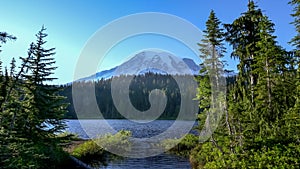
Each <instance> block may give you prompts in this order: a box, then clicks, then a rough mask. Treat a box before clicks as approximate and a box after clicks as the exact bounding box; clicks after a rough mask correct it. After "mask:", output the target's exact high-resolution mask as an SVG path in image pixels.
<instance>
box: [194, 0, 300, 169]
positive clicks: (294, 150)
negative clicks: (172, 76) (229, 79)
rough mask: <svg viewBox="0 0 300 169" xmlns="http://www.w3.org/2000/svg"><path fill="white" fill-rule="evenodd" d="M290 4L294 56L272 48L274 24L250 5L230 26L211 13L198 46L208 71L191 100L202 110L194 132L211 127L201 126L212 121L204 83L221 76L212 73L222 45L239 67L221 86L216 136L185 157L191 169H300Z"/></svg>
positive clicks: (296, 57) (299, 119)
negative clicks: (221, 113)
mask: <svg viewBox="0 0 300 169" xmlns="http://www.w3.org/2000/svg"><path fill="white" fill-rule="evenodd" d="M291 4H293V5H294V6H295V9H294V14H293V16H294V17H295V21H294V24H295V26H296V29H297V31H298V34H297V36H296V37H295V38H294V39H292V41H291V43H292V45H294V46H295V47H296V49H295V50H294V51H286V50H284V49H283V48H282V47H281V46H279V45H278V43H277V41H276V36H275V35H274V31H275V30H274V23H272V21H271V20H270V19H269V18H268V17H267V16H266V15H265V14H264V13H263V12H262V10H261V9H259V8H258V7H257V6H256V5H255V3H254V2H253V1H249V3H248V10H247V11H246V12H244V13H242V14H241V16H240V17H238V18H237V19H235V20H234V21H233V22H232V23H230V24H222V23H221V21H220V20H219V19H218V18H217V17H216V15H215V13H214V12H213V11H212V12H211V14H210V16H209V19H208V20H207V22H206V30H205V31H204V33H205V38H204V40H202V42H201V43H200V44H199V46H200V51H201V57H202V58H203V59H204V62H206V65H208V66H207V67H208V69H207V70H206V71H204V72H202V73H203V74H204V76H202V77H200V78H199V79H198V81H199V84H200V85H199V92H198V95H197V98H198V99H199V100H200V108H204V112H203V113H200V115H199V119H200V125H199V130H201V128H202V127H204V126H205V127H208V128H209V127H210V128H212V127H213V126H210V124H209V123H207V122H205V119H207V118H209V117H211V116H214V111H213V110H214V107H212V106H211V105H213V104H211V101H212V100H214V99H213V98H212V95H211V93H212V91H211V88H212V85H215V84H212V83H211V82H210V80H209V78H208V77H209V76H210V77H212V76H213V77H214V76H221V74H220V73H219V72H218V71H216V70H218V69H219V68H220V69H221V68H222V67H223V65H224V62H223V61H222V57H223V53H224V51H225V50H224V47H223V43H224V42H228V43H229V44H230V45H231V46H232V53H231V56H232V57H233V58H235V59H237V60H238V61H239V64H238V66H237V69H238V74H237V76H236V79H235V82H234V83H233V84H228V85H227V94H226V104H225V105H224V107H223V108H224V110H225V113H224V117H223V118H222V120H221V121H220V123H219V125H218V128H217V130H216V131H215V132H214V134H212V135H211V136H210V138H209V139H208V140H207V141H206V142H204V143H200V144H198V146H197V147H196V148H195V149H194V150H193V151H192V152H191V156H190V160H191V162H192V164H193V167H194V168H277V167H279V168H300V160H299V157H300V140H299V136H300V135H299V134H300V126H299V125H300V109H299V99H300V98H299V92H300V90H299V87H300V86H299V82H300V79H299V73H300V71H299V69H300V65H299V64H300V58H299V46H300V43H299V33H300V30H299V16H300V13H299V9H300V1H298V0H293V1H292V2H291ZM216 65H219V67H214V66H216ZM219 101H220V100H219Z"/></svg>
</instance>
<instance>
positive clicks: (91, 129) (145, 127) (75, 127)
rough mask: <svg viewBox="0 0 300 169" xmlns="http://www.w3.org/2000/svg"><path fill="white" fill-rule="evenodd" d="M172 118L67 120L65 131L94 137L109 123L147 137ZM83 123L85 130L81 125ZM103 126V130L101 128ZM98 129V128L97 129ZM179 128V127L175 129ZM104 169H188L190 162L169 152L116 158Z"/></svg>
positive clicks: (163, 127)
mask: <svg viewBox="0 0 300 169" xmlns="http://www.w3.org/2000/svg"><path fill="white" fill-rule="evenodd" d="M174 122H175V121H174V120H155V121H153V122H150V123H135V122H131V121H129V120H80V122H79V121H78V120H67V122H66V124H67V126H68V128H67V131H68V132H71V133H76V134H78V136H79V137H81V138H84V139H89V138H94V137H97V136H99V135H103V134H105V133H107V130H105V124H109V125H110V126H111V127H112V128H113V129H114V130H116V131H120V130H129V131H131V132H132V137H135V138H148V137H152V136H156V135H159V134H161V133H162V132H164V131H165V130H167V129H168V128H169V127H170V126H172V125H173V123H174ZM81 124H83V125H84V128H85V129H86V130H88V134H87V132H85V130H84V129H83V128H82V127H81ZM101 126H103V128H104V130H101ZM99 129H100V130H99ZM176 130H180V129H176ZM104 168H106V169H135V168H138V169H143V168H147V169H190V168H191V166H190V163H189V160H188V159H187V158H183V157H179V156H176V155H170V154H166V153H163V154H160V155H157V156H152V157H146V158H124V159H122V160H116V161H113V162H112V163H110V164H108V166H106V167H104Z"/></svg>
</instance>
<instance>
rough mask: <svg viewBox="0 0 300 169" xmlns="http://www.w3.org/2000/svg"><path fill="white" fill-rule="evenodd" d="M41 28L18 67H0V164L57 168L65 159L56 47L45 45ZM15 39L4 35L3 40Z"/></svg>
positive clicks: (6, 34) (63, 105)
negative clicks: (55, 83) (57, 79)
mask: <svg viewBox="0 0 300 169" xmlns="http://www.w3.org/2000/svg"><path fill="white" fill-rule="evenodd" d="M45 30H46V29H45V28H44V27H43V28H42V29H41V30H40V31H39V32H38V33H37V34H36V38H37V39H36V42H34V43H31V44H30V47H29V49H28V52H27V56H26V57H20V60H21V65H20V67H19V70H18V71H17V70H16V68H17V66H16V64H15V63H16V61H15V59H12V61H11V64H10V68H6V67H5V68H4V69H3V68H2V67H1V68H0V168H18V169H19V168H56V167H58V164H59V163H61V162H62V160H63V159H64V157H65V155H66V154H65V153H64V152H63V150H62V147H61V146H60V143H61V142H62V141H63V138H62V137H61V138H59V137H57V136H56V134H57V133H59V132H61V131H62V130H63V129H64V127H65V125H64V122H63V120H62V118H63V117H64V114H65V113H66V104H65V103H63V100H64V98H63V97H62V96H60V95H59V94H58V92H59V90H60V89H59V88H58V87H57V86H52V85H47V83H48V82H50V81H52V80H54V79H55V78H53V77H52V76H51V75H52V74H53V71H54V70H55V69H56V67H55V66H54V64H55V60H54V55H55V48H49V49H47V48H45V44H46V41H45V38H46V37H47V34H46V33H45ZM9 39H11V40H14V39H16V38H15V37H14V36H12V35H9V34H8V33H4V32H1V33H0V42H1V43H5V42H7V40H9Z"/></svg>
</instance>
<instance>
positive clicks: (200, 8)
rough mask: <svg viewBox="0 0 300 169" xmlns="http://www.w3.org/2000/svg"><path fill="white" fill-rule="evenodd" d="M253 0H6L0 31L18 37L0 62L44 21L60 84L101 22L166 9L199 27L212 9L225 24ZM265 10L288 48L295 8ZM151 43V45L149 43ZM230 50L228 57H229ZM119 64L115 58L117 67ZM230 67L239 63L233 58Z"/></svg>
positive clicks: (22, 51)
mask: <svg viewBox="0 0 300 169" xmlns="http://www.w3.org/2000/svg"><path fill="white" fill-rule="evenodd" d="M247 2H248V0H222V1H220V0H187V1H184V0H149V1H148V0H124V1H122V0H106V1H104V0H97V1H96V0H95V1H75V0H73V1H71V0H69V1H67V0H65V1H59V0H48V1H38V0H27V1H22V0H14V1H2V2H1V10H0V23H1V24H0V31H6V32H8V33H10V34H13V35H15V36H16V37H17V38H18V39H17V41H15V42H9V43H7V44H5V45H3V48H2V50H3V52H2V53H0V57H1V60H2V61H3V62H4V64H7V63H8V62H9V60H11V58H12V57H15V58H18V57H19V56H25V55H26V51H27V49H28V47H29V44H30V43H31V42H32V41H34V40H35V36H34V35H35V34H36V33H37V31H38V30H40V28H41V26H42V25H43V24H44V25H45V26H46V28H47V33H48V34H49V36H48V38H47V41H48V44H47V46H49V47H55V48H56V52H57V54H56V61H57V66H58V67H59V68H58V69H57V70H56V72H55V76H56V77H58V78H59V80H58V81H56V83H60V84H62V83H67V82H70V81H72V80H73V72H74V69H75V65H76V62H77V58H78V57H79V55H80V51H81V50H82V48H83V47H84V45H85V43H86V42H87V40H88V39H89V38H90V37H91V36H92V35H93V34H94V33H95V32H96V31H97V30H98V29H99V28H101V27H102V26H104V25H106V24H108V23H109V22H111V21H113V20H115V19H118V18H119V17H122V16H126V15H129V14H135V13H141V12H163V13H169V14H173V15H176V16H178V17H181V18H183V19H186V20H188V21H189V22H191V23H192V24H194V25H195V26H197V27H198V28H199V29H200V30H203V29H204V28H205V22H206V20H207V17H208V15H209V12H210V10H211V9H213V10H215V12H216V14H217V17H219V19H220V20H221V21H222V22H223V23H231V22H232V21H233V20H234V19H235V18H237V17H239V15H240V14H241V13H242V12H244V11H246V9H247ZM256 2H257V4H258V5H259V7H260V8H261V9H262V10H263V11H264V13H265V14H267V15H268V16H269V18H270V19H271V20H272V21H273V22H274V23H275V24H276V27H275V29H276V35H277V36H278V39H277V40H278V42H279V44H280V45H282V46H283V47H284V48H287V49H291V47H290V46H289V45H288V44H287V42H288V41H290V39H291V38H292V37H293V36H294V35H295V30H294V27H293V26H292V25H290V24H289V23H290V22H291V21H292V20H293V18H292V17H291V16H290V13H291V12H292V7H291V6H290V5H288V4H287V2H286V1H282V0H274V1H267V0H264V1H263V0H258V1H256ZM150 47H151V46H150ZM229 54H230V53H228V54H227V57H226V58H227V59H228V58H229V57H228V55H229ZM114 63H115V65H117V64H118V63H119V62H118V61H117V60H115V61H114V60H112V61H111V62H110V65H106V67H104V68H109V67H113V66H115V65H114ZM228 63H229V66H228V68H231V69H233V68H234V67H235V63H234V61H232V60H230V59H228Z"/></svg>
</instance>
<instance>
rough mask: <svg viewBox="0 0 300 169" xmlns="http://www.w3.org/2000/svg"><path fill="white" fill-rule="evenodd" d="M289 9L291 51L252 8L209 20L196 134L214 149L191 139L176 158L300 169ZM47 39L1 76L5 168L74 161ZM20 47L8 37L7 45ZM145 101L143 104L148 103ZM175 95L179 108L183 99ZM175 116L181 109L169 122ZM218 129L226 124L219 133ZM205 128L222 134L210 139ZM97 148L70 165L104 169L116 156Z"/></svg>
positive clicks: (206, 164)
mask: <svg viewBox="0 0 300 169" xmlns="http://www.w3.org/2000/svg"><path fill="white" fill-rule="evenodd" d="M291 5H293V6H294V11H293V12H294V14H293V16H294V18H295V21H294V22H293V24H294V25H295V26H296V30H297V35H296V36H295V37H294V38H293V39H292V40H291V44H292V45H293V46H294V47H295V49H294V50H293V51H286V50H285V49H283V48H282V47H281V46H279V45H278V43H277V42H276V37H275V36H274V32H275V30H274V24H273V23H272V21H271V20H270V19H269V18H268V17H267V16H266V15H265V14H263V12H262V10H261V9H259V8H258V7H257V6H256V5H255V4H254V2H253V1H249V4H248V10H247V11H246V12H244V13H242V14H241V16H239V17H238V18H237V19H236V20H234V21H233V22H232V23H230V24H222V23H221V21H219V19H218V18H217V17H216V14H215V13H214V11H212V12H211V13H210V16H209V19H208V21H207V22H206V30H205V31H204V33H205V36H204V37H205V38H204V39H203V40H202V41H201V42H200V43H199V48H200V52H201V54H200V57H201V58H202V59H203V60H204V63H203V66H202V67H205V69H202V70H201V72H200V73H201V76H198V77H197V80H198V82H199V90H198V95H197V99H198V100H199V101H200V109H201V113H200V114H199V126H198V130H199V131H200V136H207V140H206V141H204V142H198V141H197V139H196V138H197V137H196V136H193V135H187V137H186V138H184V139H183V141H182V142H181V143H179V144H178V146H177V147H174V148H173V149H171V152H175V153H179V154H181V155H185V156H189V158H190V161H191V163H192V166H193V168H300V159H299V157H300V138H299V137H300V126H299V125H300V58H299V56H300V1H299V0H292V1H291ZM44 31H45V28H44V27H43V28H42V29H41V31H39V32H38V34H37V35H36V37H37V40H36V42H34V43H32V44H31V45H30V47H29V50H28V53H27V56H26V57H21V58H20V60H21V65H20V69H19V70H18V71H17V70H16V67H17V66H16V65H15V62H16V61H15V59H12V62H11V65H10V68H4V69H3V68H2V67H0V168H32V169H34V168H59V167H62V166H64V165H65V164H64V163H65V161H68V156H69V154H68V153H66V152H65V151H64V150H63V149H62V147H63V145H65V144H66V143H67V142H68V141H69V138H68V136H67V135H66V136H57V133H60V132H61V131H62V130H63V129H64V127H65V124H64V122H63V117H64V116H65V114H66V108H67V104H66V103H65V98H64V97H62V96H60V95H59V93H60V88H59V87H57V86H51V85H48V84H49V82H51V81H52V80H54V79H55V78H53V77H52V74H53V71H54V70H55V69H56V67H55V66H54V63H55V60H54V57H53V56H54V54H55V49H54V48H49V49H46V48H45V44H46V41H45V38H46V37H47V34H46V33H45V32H44ZM15 39H16V38H15V37H14V36H12V35H9V34H7V33H4V32H0V42H1V43H6V42H7V41H8V40H15ZM224 42H228V43H229V44H230V45H231V46H232V54H231V55H232V57H234V58H235V59H237V60H238V61H239V64H238V67H237V69H238V72H237V73H238V74H237V76H235V77H234V80H233V83H229V84H228V85H227V86H225V87H226V92H225V91H221V92H216V94H215V95H212V93H213V92H215V91H213V90H212V88H213V87H217V88H219V87H222V86H220V85H221V84H220V83H211V82H210V81H211V80H212V79H215V80H218V79H220V78H221V77H222V76H223V74H222V71H221V70H222V69H223V68H224V64H225V63H224V62H223V61H222V59H223V55H224V53H225V52H226V49H225V47H224V45H223V43H224ZM141 78H143V77H141ZM152 78H155V76H153V77H152ZM152 80H153V79H152ZM162 81H163V80H162ZM99 83H101V82H99ZM104 83H105V82H103V84H104ZM157 83H158V85H161V84H159V83H160V81H158V82H157ZM162 88H164V86H162ZM149 90H150V89H149ZM108 91H109V90H108ZM147 92H148V91H145V93H140V94H141V95H140V96H138V97H139V98H142V97H143V98H144V97H145V95H146V94H147ZM172 94H173V96H174V97H173V99H175V103H177V102H178V96H177V94H176V92H173V93H172V92H170V95H172ZM225 96H226V97H225ZM145 98H146V97H145ZM108 99H109V98H108ZM135 101H136V102H135V103H133V104H135V105H137V106H139V105H142V104H139V103H138V101H140V99H137V100H135ZM211 102H217V103H220V104H211ZM144 103H146V104H145V105H142V106H141V107H140V109H147V107H148V106H149V103H148V102H147V100H146V101H145V102H144ZM147 104H148V105H147ZM215 106H219V107H221V108H222V109H223V110H224V116H223V118H222V119H218V118H219V116H216V114H215V113H216V107H215ZM103 109H105V110H106V112H107V113H108V112H109V109H106V107H104V108H103ZM173 109H174V110H173ZM177 109H178V107H176V106H175V107H173V108H172V110H169V111H168V112H165V113H166V114H168V113H174V112H173V111H176V110H177ZM166 116H167V115H166ZM171 116H172V117H173V116H174V115H171ZM175 116H176V115H175ZM175 116H174V117H175ZM211 120H213V121H218V120H220V122H219V124H218V127H217V128H216V131H214V127H215V126H213V125H212V123H211ZM202 128H205V129H206V131H208V133H209V134H210V132H213V131H214V133H213V134H212V135H209V134H208V135H205V133H203V132H201V131H202ZM201 134H203V135H201ZM128 136H130V133H127V132H121V134H120V135H119V137H120V138H121V140H123V142H122V144H116V143H119V142H118V141H117V140H115V139H114V137H112V136H111V135H107V136H105V137H104V139H103V138H99V139H96V140H94V141H96V143H99V144H101V145H104V147H107V146H118V147H117V148H118V149H120V151H122V149H126V148H130V146H128V142H127V141H126V137H128ZM94 141H87V142H85V143H83V144H82V145H80V146H79V147H77V148H75V149H74V151H73V152H72V155H74V156H75V157H78V158H80V159H82V160H84V161H85V160H89V159H94V158H95V159H97V161H98V160H99V161H100V162H101V163H102V165H105V159H104V157H105V156H107V155H108V153H107V151H105V149H103V148H100V147H99V146H97V145H96V143H95V142H94ZM173 141H176V140H165V141H164V142H162V146H165V147H168V145H169V144H170V143H172V142H173ZM202 141H203V140H202Z"/></svg>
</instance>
